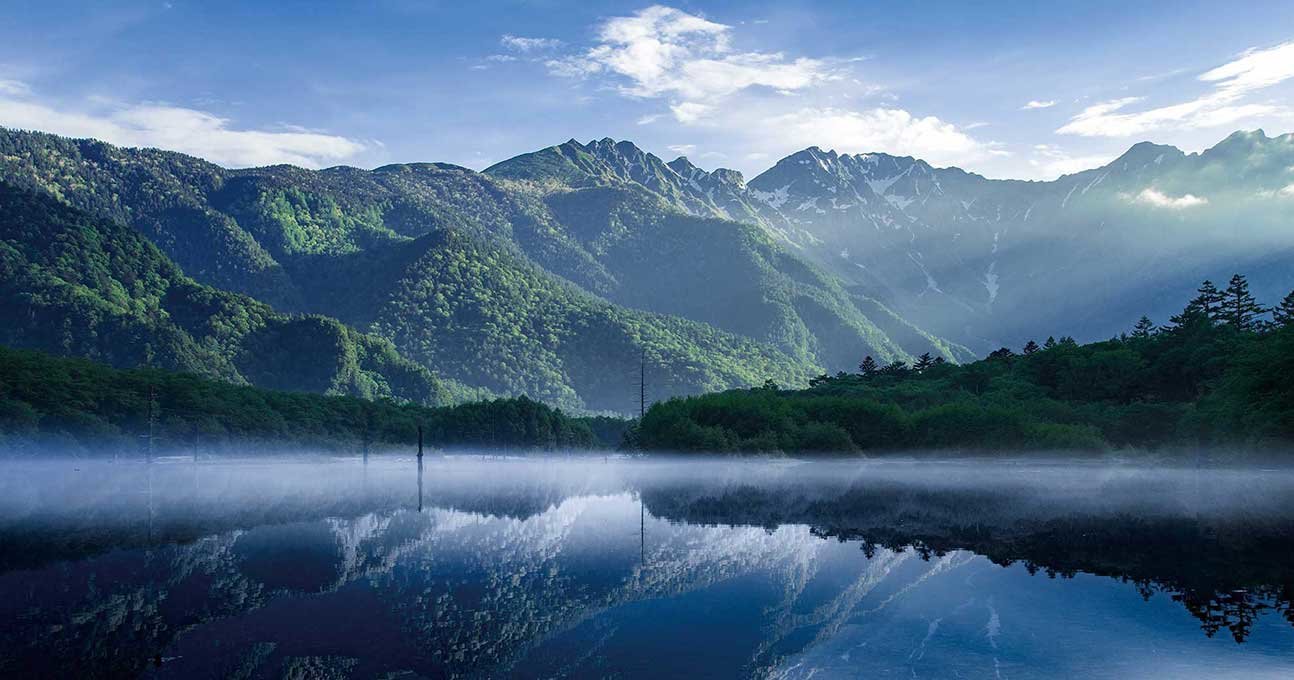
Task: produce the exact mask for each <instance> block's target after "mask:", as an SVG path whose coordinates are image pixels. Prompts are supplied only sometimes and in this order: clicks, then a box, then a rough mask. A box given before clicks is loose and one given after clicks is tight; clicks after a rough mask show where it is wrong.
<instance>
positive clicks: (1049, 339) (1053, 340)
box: [1042, 335, 1056, 349]
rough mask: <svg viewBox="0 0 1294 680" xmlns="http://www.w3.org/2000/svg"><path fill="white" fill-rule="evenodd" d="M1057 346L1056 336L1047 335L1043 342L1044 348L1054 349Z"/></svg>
mask: <svg viewBox="0 0 1294 680" xmlns="http://www.w3.org/2000/svg"><path fill="white" fill-rule="evenodd" d="M1055 346H1056V338H1054V337H1052V336H1050V335H1048V336H1047V341H1046V342H1044V343H1042V348H1043V349H1052V348H1053V347H1055Z"/></svg>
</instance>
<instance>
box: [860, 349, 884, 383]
mask: <svg viewBox="0 0 1294 680" xmlns="http://www.w3.org/2000/svg"><path fill="white" fill-rule="evenodd" d="M879 370H880V367H879V366H877V365H876V360H875V359H873V358H872V355H870V354H869V355H867V356H865V357H863V363H861V364H858V372H859V373H862V374H863V377H864V378H870V377H872V376H874V375H876V372H877V371H879Z"/></svg>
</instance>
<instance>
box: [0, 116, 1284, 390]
mask: <svg viewBox="0 0 1294 680" xmlns="http://www.w3.org/2000/svg"><path fill="white" fill-rule="evenodd" d="M0 185H3V189H4V190H3V191H2V192H0V248H3V250H0V253H3V254H4V259H0V264H3V269H0V286H4V287H5V288H6V302H5V304H6V306H11V307H13V309H12V310H6V314H7V316H8V317H10V318H13V319H15V320H16V321H17V323H16V324H14V325H13V327H12V328H10V329H7V330H6V331H5V334H4V336H3V337H0V342H4V343H5V344H11V345H17V346H27V347H34V348H37V349H44V350H47V351H56V352H60V353H64V354H77V355H83V356H91V357H92V358H100V359H102V360H105V361H108V362H109V363H113V364H114V365H138V364H140V363H155V364H158V365H162V366H166V367H175V368H180V369H184V370H191V371H195V372H199V373H203V374H207V375H212V376H215V377H222V378H225V379H229V380H233V381H245V382H251V383H253V384H261V385H265V386H271V387H277V388H285V389H304V390H310V391H321V392H331V393H348V394H359V395H361V396H379V397H380V396H389V397H394V398H398V399H411V400H416V401H420V402H422V403H446V402H448V401H454V400H461V399H464V398H470V397H471V396H479V395H484V394H523V393H524V394H528V395H529V396H531V397H534V398H538V399H541V400H543V401H546V402H548V403H551V404H554V405H558V406H563V407H567V408H573V409H579V410H592V411H619V412H628V411H635V410H636V407H637V404H636V397H637V389H636V388H635V387H634V382H635V381H636V380H637V378H638V375H637V374H638V372H639V364H640V362H641V363H642V364H643V369H642V370H643V371H645V373H646V374H647V380H648V383H649V390H650V396H652V397H653V398H661V397H665V396H669V395H674V394H690V393H695V392H700V391H708V390H715V389H723V388H727V387H734V386H742V385H752V384H759V383H762V382H763V381H764V380H766V379H772V380H775V381H778V382H780V383H782V384H799V383H803V382H804V381H805V380H807V379H808V378H809V377H811V376H813V375H817V374H819V373H822V372H836V371H840V370H852V369H853V368H854V367H855V366H856V365H857V363H858V361H859V360H860V359H861V358H862V357H863V356H864V355H872V356H873V357H875V358H876V359H877V360H879V361H881V362H888V361H896V360H907V361H910V360H911V359H912V358H913V357H915V356H916V355H919V354H922V353H926V352H929V353H931V354H933V355H937V356H942V357H944V358H945V359H947V360H950V361H963V360H966V359H969V358H971V357H973V356H975V355H977V354H982V353H984V352H985V351H987V350H988V349H992V348H995V347H997V346H998V345H1000V344H1010V345H1016V344H1020V343H1022V342H1023V340H1024V339H1027V338H1031V337H1034V336H1042V337H1045V336H1046V335H1048V334H1055V335H1062V334H1064V335H1072V336H1075V337H1078V338H1080V339H1090V338H1099V337H1108V336H1109V335H1111V334H1115V333H1118V332H1120V331H1121V330H1124V329H1126V328H1128V327H1129V326H1130V325H1131V323H1132V321H1135V319H1136V317H1138V316H1140V315H1141V314H1142V313H1150V314H1152V315H1154V316H1156V317H1157V318H1159V319H1163V318H1166V316H1167V314H1168V313H1169V311H1170V309H1171V307H1170V306H1171V305H1177V304H1179V303H1180V300H1181V299H1183V297H1184V294H1183V291H1184V290H1185V291H1189V290H1192V289H1193V288H1194V286H1195V285H1197V284H1198V282H1199V280H1200V279H1202V278H1206V277H1213V278H1219V277H1223V276H1227V275H1229V274H1230V273H1232V272H1236V271H1243V272H1245V273H1247V274H1249V277H1250V281H1251V283H1253V285H1254V288H1255V292H1256V293H1258V294H1259V296H1260V298H1262V297H1267V298H1268V299H1271V297H1272V296H1273V295H1275V294H1276V293H1277V292H1279V293H1280V295H1283V294H1284V293H1285V292H1288V290H1289V289H1290V288H1291V287H1294V268H1291V267H1289V266H1288V263H1289V262H1290V261H1291V259H1290V258H1291V254H1292V253H1294V230H1292V229H1290V228H1289V227H1290V219H1289V217H1288V215H1289V214H1290V209H1291V208H1294V136H1291V135H1285V136H1282V137H1276V138H1269V137H1267V136H1266V135H1264V134H1263V133H1262V132H1261V131H1259V132H1253V133H1236V134H1235V135H1232V136H1231V137H1229V138H1227V139H1226V140H1225V141H1223V142H1222V143H1221V144H1219V145H1218V146H1216V147H1214V148H1213V149H1210V150H1208V151H1205V152H1203V153H1200V154H1185V153H1182V152H1181V151H1178V150H1176V149H1174V148H1172V147H1164V146H1156V145H1150V144H1138V145H1136V146H1134V147H1132V148H1131V149H1130V150H1129V151H1128V152H1127V153H1126V154H1124V155H1123V156H1122V157H1120V158H1119V159H1117V160H1115V161H1113V162H1112V163H1110V164H1108V165H1106V166H1104V167H1102V168H1097V169H1094V170H1090V171H1086V172H1083V173H1078V174H1075V175H1068V176H1065V177H1062V178H1060V179H1058V180H1055V181H1053V182H1021V181H1003V180H990V179H986V178H983V177H980V176H978V175H975V174H972V173H967V172H964V171H962V170H959V169H956V168H934V167H932V166H930V165H929V164H927V163H925V162H924V161H920V160H917V159H913V158H900V157H894V156H888V155H885V154H865V155H840V154H837V153H835V152H831V151H823V150H821V149H818V148H810V149H806V150H804V151H801V152H798V153H796V154H793V155H791V156H788V157H787V158H785V159H782V160H781V161H780V162H778V163H777V164H776V165H775V166H774V167H773V168H771V169H769V170H768V171H766V172H764V173H762V174H761V175H759V176H758V177H756V178H754V179H752V180H751V181H750V182H749V183H747V182H746V181H745V180H744V178H743V177H742V175H741V174H740V173H738V172H736V171H732V170H724V169H719V170H714V171H705V170H702V169H700V168H698V167H696V166H695V165H693V164H692V163H691V162H689V161H688V160H687V159H686V158H678V159H675V160H673V161H670V162H665V161H663V160H662V159H660V158H659V157H657V156H655V155H653V154H651V153H647V152H645V151H643V150H642V149H639V148H638V147H636V146H635V145H633V144H632V143H630V142H625V141H621V142H616V141H613V140H610V139H603V140H595V141H591V142H589V143H587V144H582V143H579V142H576V141H574V140H571V141H568V142H566V143H564V144H560V145H557V146H553V147H549V148H546V149H542V150H539V151H536V152H533V153H528V154H524V155H521V156H517V157H515V158H512V159H509V160H506V161H503V162H501V163H499V164H496V165H494V166H492V167H490V168H487V169H486V170H484V171H483V172H475V171H472V170H469V169H466V168H462V167H458V166H453V165H447V164H439V163H417V164H400V165H389V166H384V167H380V168H377V169H374V170H362V169H357V168H349V167H336V168H329V169H326V170H320V171H313V170H306V169H302V168H297V167H292V166H271V167H264V168H251V169H239V170H230V169H225V168H222V167H220V166H217V165H214V164H211V163H208V162H205V161H202V160H200V159H197V158H193V157H191V156H185V155H183V154H178V153H173V152H166V151H159V150H154V149H123V148H118V147H114V146H111V145H109V144H105V143H103V142H99V141H95V140H73V139H67V138H62V137H57V136H54V135H48V134H43V133H34V132H24V131H16V130H7V129H0ZM141 237H142V238H141ZM122 252H125V253H127V254H128V257H123V256H120V255H119V253H122ZM87 267H88V268H89V269H91V270H93V272H94V275H93V276H87V275H86V272H85V271H82V270H84V269H86V268H87ZM186 296H187V297H186ZM193 296H198V297H201V298H202V299H203V300H206V301H207V302H206V304H208V305H217V306H220V308H221V309H224V310H226V314H227V316H228V317H229V319H230V320H227V319H226V318H225V317H222V316H219V315H209V314H205V312H201V310H202V309H205V308H203V307H201V305H199V304H197V303H195V302H193V301H192V300H191V299H190V298H192V297H193ZM90 308H92V310H93V311H92V312H87V311H86V310H87V309H90ZM214 308H215V307H211V309H214ZM230 308H237V309H238V310H239V311H238V312H237V313H229V312H228V311H227V310H228V309H230ZM195 310H197V311H195ZM1172 311H1175V310H1172ZM245 317H246V319H252V320H251V321H247V320H245ZM204 324H205V325H204ZM65 328H66V329H71V330H65ZM123 328H127V329H129V332H127V331H125V330H122V329H123ZM55 329H57V331H56V330H55ZM162 336H165V337H166V338H169V339H168V340H161V337H162ZM163 346H164V347H167V348H168V349H167V350H166V352H163V353H161V355H160V356H159V352H158V348H159V347H163ZM181 348H183V349H181ZM305 357H309V358H308V359H307V358H305ZM374 357H383V358H382V359H381V361H377V360H376V359H374ZM411 376H417V377H416V378H412V377H411ZM411 380H412V381H413V382H410V381H411Z"/></svg>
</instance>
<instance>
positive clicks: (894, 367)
mask: <svg viewBox="0 0 1294 680" xmlns="http://www.w3.org/2000/svg"><path fill="white" fill-rule="evenodd" d="M911 370H912V369H910V368H908V362H906V361H899V360H895V361H891V362H890V363H888V364H885V367H884V368H882V369H881V370H880V371H879V373H880V374H881V375H888V376H892V377H896V378H901V377H903V376H906V375H907V374H908V372H909V371H911Z"/></svg>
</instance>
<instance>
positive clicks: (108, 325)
mask: <svg viewBox="0 0 1294 680" xmlns="http://www.w3.org/2000/svg"><path fill="white" fill-rule="evenodd" d="M0 317H3V318H4V319H5V323H4V324H3V325H2V326H0V344H4V345H8V346H10V347H26V348H31V349H39V350H42V351H47V352H53V353H55V354H63V355H71V356H82V357H87V358H91V359H96V360H98V361H103V362H105V363H108V364H111V365H113V366H117V367H119V368H133V367H136V366H153V367H157V368H166V369H172V370H180V371H189V372H193V373H198V374H201V375H204V376H208V377H212V378H219V379H222V380H226V381H229V382H233V383H240V384H247V383H250V384H254V385H258V386H261V387H267V388H270V389H280V390H298V391H306V392H319V393H325V394H349V395H354V396H358V397H365V398H370V399H372V398H384V397H390V398H395V399H401V400H407V401H412V402H415V403H419V404H423V405H429V406H435V405H442V404H449V403H453V402H457V401H464V400H466V399H471V398H480V397H482V396H485V393H484V392H482V391H481V390H477V389H469V388H467V387H464V386H463V385H461V384H458V383H457V382H455V381H452V380H444V379H440V378H437V377H436V376H433V375H432V374H431V373H430V372H428V370H427V369H426V368H424V367H422V366H420V365H418V364H416V363H414V362H412V361H409V360H407V359H405V358H404V357H402V356H401V355H400V354H399V353H398V352H397V351H396V350H395V348H394V346H393V345H392V344H391V343H390V341H388V340H386V339H383V338H380V337H376V336H373V335H370V334H365V333H360V332H358V331H356V330H354V329H353V328H349V327H347V326H345V325H343V324H341V323H339V322H338V321H337V320H335V319H331V318H328V317H324V316H318V315H284V314H279V313H276V312H275V311H274V310H272V309H271V308H270V307H269V306H267V305H266V304H264V303H262V302H258V301H256V300H253V299H251V298H248V297H247V296H244V295H239V294H236V293H229V292H226V291H222V290H217V289H215V288H211V287H209V286H205V285H202V284H199V283H197V282H195V281H193V280H192V279H190V278H188V277H187V276H186V275H185V274H184V273H183V272H182V271H181V270H180V268H179V267H177V266H176V265H175V264H174V263H173V262H172V261H171V260H169V259H168V258H167V257H166V256H165V255H163V254H162V253H161V252H159V251H158V249H157V248H156V247H155V246H154V245H153V244H152V243H149V242H148V240H147V239H145V238H144V237H143V236H142V235H141V234H139V233H138V232H136V231H135V230H133V229H131V228H129V227H126V226H123V225H120V224H117V223H114V222H111V221H108V220H104V219H101V218H96V217H93V216H91V215H88V214H86V213H84V212H82V211H79V210H76V209H73V208H70V207H68V206H66V205H63V204H62V203H59V202H58V201H55V200H53V199H52V198H50V197H48V196H45V195H42V194H38V193H32V192H28V191H23V190H19V189H15V188H13V187H11V186H8V185H5V184H3V183H0Z"/></svg>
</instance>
